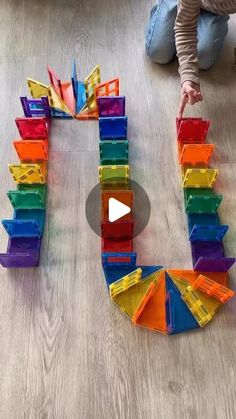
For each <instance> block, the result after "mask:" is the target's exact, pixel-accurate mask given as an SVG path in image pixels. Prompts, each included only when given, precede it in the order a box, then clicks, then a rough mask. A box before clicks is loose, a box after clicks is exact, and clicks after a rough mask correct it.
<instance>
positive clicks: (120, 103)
mask: <svg viewBox="0 0 236 419" xmlns="http://www.w3.org/2000/svg"><path fill="white" fill-rule="evenodd" d="M97 103H98V112H99V116H100V117H109V116H124V115H125V96H100V97H98V98H97Z"/></svg>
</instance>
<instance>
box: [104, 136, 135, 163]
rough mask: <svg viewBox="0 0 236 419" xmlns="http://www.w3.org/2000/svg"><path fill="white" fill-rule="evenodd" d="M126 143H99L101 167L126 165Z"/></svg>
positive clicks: (127, 148) (121, 141) (127, 147)
mask: <svg viewBox="0 0 236 419" xmlns="http://www.w3.org/2000/svg"><path fill="white" fill-rule="evenodd" d="M128 144H129V143H128V141H123V140H119V141H100V143H99V150H100V162H101V164H102V165H105V164H107V165H114V164H127V163H128V153H129V146H128Z"/></svg>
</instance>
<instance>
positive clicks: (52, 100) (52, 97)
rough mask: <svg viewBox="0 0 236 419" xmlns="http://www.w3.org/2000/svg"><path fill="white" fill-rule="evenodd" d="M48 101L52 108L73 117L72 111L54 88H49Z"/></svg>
mask: <svg viewBox="0 0 236 419" xmlns="http://www.w3.org/2000/svg"><path fill="white" fill-rule="evenodd" d="M48 100H49V104H50V106H51V108H54V109H57V110H60V111H62V112H65V113H68V114H70V115H72V113H71V111H70V109H69V108H68V107H67V106H66V105H65V103H64V102H63V101H62V99H61V98H60V97H59V96H58V95H57V93H56V92H55V90H54V89H53V87H52V86H50V87H49V88H48Z"/></svg>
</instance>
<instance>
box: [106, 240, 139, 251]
mask: <svg viewBox="0 0 236 419" xmlns="http://www.w3.org/2000/svg"><path fill="white" fill-rule="evenodd" d="M132 251H133V240H132V239H128V240H123V239H122V240H118V239H116V240H114V239H102V252H103V253H106V252H118V253H120V252H132Z"/></svg>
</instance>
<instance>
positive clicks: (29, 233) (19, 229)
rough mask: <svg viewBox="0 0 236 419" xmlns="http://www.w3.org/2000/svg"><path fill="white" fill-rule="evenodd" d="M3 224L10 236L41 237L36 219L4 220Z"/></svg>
mask: <svg viewBox="0 0 236 419" xmlns="http://www.w3.org/2000/svg"><path fill="white" fill-rule="evenodd" d="M2 225H3V227H4V228H5V230H6V232H7V234H8V235H9V236H10V237H41V232H40V230H39V226H38V224H37V222H36V221H35V220H2Z"/></svg>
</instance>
